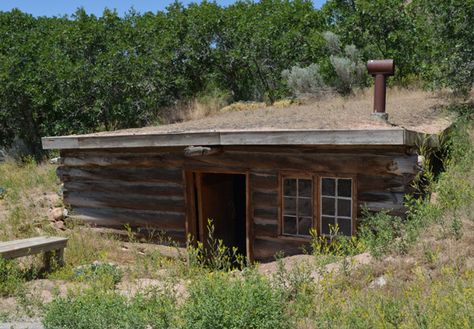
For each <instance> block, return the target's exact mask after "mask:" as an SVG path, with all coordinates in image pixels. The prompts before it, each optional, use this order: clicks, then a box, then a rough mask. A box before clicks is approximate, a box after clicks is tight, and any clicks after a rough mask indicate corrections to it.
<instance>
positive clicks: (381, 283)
mask: <svg viewBox="0 0 474 329" xmlns="http://www.w3.org/2000/svg"><path fill="white" fill-rule="evenodd" d="M386 284H387V280H386V279H385V277H384V276H383V275H382V276H379V277H378V278H377V279H375V280H374V281H372V282H371V283H370V284H369V288H376V287H383V286H385V285H386Z"/></svg>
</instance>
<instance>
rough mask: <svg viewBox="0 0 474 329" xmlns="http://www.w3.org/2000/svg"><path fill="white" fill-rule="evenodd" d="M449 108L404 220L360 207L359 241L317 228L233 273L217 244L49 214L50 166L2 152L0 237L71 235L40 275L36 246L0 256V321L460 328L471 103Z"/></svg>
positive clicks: (471, 260)
mask: <svg viewBox="0 0 474 329" xmlns="http://www.w3.org/2000/svg"><path fill="white" fill-rule="evenodd" d="M421 95H423V94H421ZM404 97H407V98H409V99H410V97H408V96H404ZM414 97H415V98H416V99H419V100H422V99H424V97H418V98H417V96H414ZM411 99H414V98H411ZM332 102H334V100H332ZM429 102H431V101H428V103H429ZM459 109H461V110H462V109H464V111H458V112H457V113H458V114H459V113H460V114H461V118H460V119H459V120H460V121H459V122H458V123H457V125H456V128H455V129H454V130H453V133H452V135H451V137H450V139H449V141H448V142H447V145H446V147H447V149H446V152H447V153H446V154H447V157H446V159H445V165H446V172H445V173H443V174H441V175H440V176H439V177H437V178H436V179H435V178H433V177H430V176H426V177H427V179H428V182H430V183H429V185H428V187H427V188H428V191H430V192H431V198H427V199H420V200H416V199H413V200H411V202H410V203H409V204H410V209H409V215H408V218H407V220H405V221H403V222H401V221H399V220H398V219H397V218H395V217H391V216H388V215H386V214H383V213H382V214H379V215H373V216H371V217H370V216H369V217H368V218H367V219H366V220H365V221H364V223H367V225H368V226H366V228H368V230H367V229H366V230H364V229H361V230H360V232H361V233H360V235H359V236H358V237H357V238H353V239H350V240H347V239H343V238H338V237H337V236H333V237H332V238H333V240H334V241H333V244H332V247H331V248H327V246H326V245H325V243H324V241H321V240H320V239H318V238H314V239H313V243H312V248H311V250H308V251H307V253H308V254H306V255H300V256H293V257H288V258H284V259H281V260H277V261H276V262H273V263H267V264H262V265H257V266H256V268H253V267H248V268H247V267H246V268H244V269H243V270H238V269H236V268H233V266H234V265H232V263H231V262H230V258H229V255H230V254H229V251H226V250H225V249H222V248H221V249H220V252H218V253H217V252H216V253H215V254H214V255H213V256H212V257H211V260H212V261H211V262H208V261H206V260H205V259H203V258H202V256H203V253H202V252H203V251H202V250H201V249H199V248H197V249H193V248H190V249H188V250H183V249H180V248H175V247H163V246H157V245H155V244H150V243H148V242H150V241H149V239H147V238H146V237H145V238H143V239H142V240H141V241H139V240H137V238H136V237H134V235H133V233H131V232H129V233H128V237H127V239H126V240H128V242H125V241H123V237H122V238H120V239H119V236H117V235H113V234H110V233H103V232H98V231H97V230H94V229H91V228H88V227H87V226H84V225H81V224H80V223H78V222H76V221H75V220H74V218H59V219H58V218H56V219H55V218H53V217H54V216H52V210H53V209H57V208H60V209H61V207H62V205H61V200H60V198H59V197H58V194H57V193H58V192H59V191H60V186H59V183H58V180H57V178H56V176H55V166H54V165H50V164H35V163H34V162H29V163H26V164H21V165H19V164H16V163H14V162H12V161H7V162H6V163H2V164H0V187H2V188H4V189H5V190H6V193H5V194H4V195H3V197H2V198H1V199H0V232H1V233H0V234H1V240H10V239H14V238H21V237H26V236H31V235H39V234H46V235H61V236H66V237H69V238H70V242H69V246H68V248H67V249H66V255H65V258H66V262H67V264H66V267H64V268H58V269H56V270H55V271H53V272H52V273H49V274H45V273H41V272H40V271H39V268H40V266H41V262H40V258H39V257H31V258H25V259H21V260H20V261H18V262H13V263H10V262H8V263H6V262H3V261H2V262H0V276H1V278H2V280H1V283H0V294H1V295H2V296H3V297H1V298H0V310H1V311H0V322H2V321H3V322H10V323H13V324H15V323H16V324H18V323H19V322H18V321H26V322H29V323H30V324H31V323H32V324H33V325H36V324H38V323H39V322H40V321H43V322H44V325H45V327H46V328H96V327H97V328H99V327H100V328H104V327H107V326H110V327H127V326H132V327H136V328H138V327H140V326H142V325H143V326H145V325H150V326H152V327H154V328H155V327H156V328H164V327H169V328H201V327H202V328H207V327H209V326H210V327H219V326H223V327H225V328H241V327H242V326H244V327H247V326H255V327H257V328H290V327H291V328H329V327H334V326H335V327H350V328H368V327H373V328H381V327H384V328H414V327H426V328H471V327H472V326H473V325H474V317H473V314H474V303H473V301H474V295H473V290H472V287H473V283H474V215H473V213H472V211H471V208H472V207H473V205H474V180H473V178H472V177H474V176H473V174H474V148H473V143H474V137H473V136H474V133H472V125H471V123H470V121H469V120H470V119H469V117H466V116H462V114H463V113H464V114H465V113H466V109H469V108H468V107H462V106H461V107H459ZM263 111H269V109H264V110H263ZM295 111H296V108H295ZM239 114H241V113H239ZM241 115H242V114H241ZM211 119H212V118H211ZM190 124H192V122H191V123H190ZM59 222H61V223H62V224H61V225H59V224H58V223H59ZM373 232H377V233H376V234H373ZM150 238H154V239H155V240H156V239H157V237H156V236H155V237H150ZM160 239H162V241H166V237H160ZM172 255H174V257H170V256H172ZM92 309H94V313H91V310H92ZM229 310H230V311H229ZM227 312H230V313H227ZM117 314H119V315H120V316H118V315H117ZM15 321H17V322H15ZM137 323H140V325H137Z"/></svg>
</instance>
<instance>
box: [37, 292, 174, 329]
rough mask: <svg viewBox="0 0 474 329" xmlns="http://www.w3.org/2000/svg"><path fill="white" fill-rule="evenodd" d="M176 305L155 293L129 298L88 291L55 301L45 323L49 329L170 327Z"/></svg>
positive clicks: (170, 299) (51, 304)
mask: <svg viewBox="0 0 474 329" xmlns="http://www.w3.org/2000/svg"><path fill="white" fill-rule="evenodd" d="M174 305H175V302H174V299H173V297H172V296H171V294H166V295H165V294H164V293H161V292H156V291H155V292H151V293H148V294H140V295H137V296H135V297H133V298H131V299H128V298H127V297H125V296H123V295H120V294H119V293H117V292H114V291H110V290H100V289H89V290H86V291H83V292H80V293H79V294H69V295H68V296H67V297H64V298H61V297H59V298H56V299H55V300H53V301H52V302H51V303H50V304H49V305H48V306H46V312H45V316H44V319H43V324H44V326H45V328H47V329H56V328H57V329H59V328H61V329H69V328H71V329H96V328H97V329H109V328H110V329H122V328H130V329H141V328H169V327H171V322H172V319H173V315H174V313H175V312H174V310H175V309H174Z"/></svg>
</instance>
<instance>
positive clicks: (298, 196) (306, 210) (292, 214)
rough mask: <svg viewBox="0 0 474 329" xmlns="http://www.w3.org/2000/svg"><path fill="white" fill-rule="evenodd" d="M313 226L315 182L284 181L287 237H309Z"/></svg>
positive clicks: (284, 225) (285, 229)
mask: <svg viewBox="0 0 474 329" xmlns="http://www.w3.org/2000/svg"><path fill="white" fill-rule="evenodd" d="M312 225H313V181H312V179H303V178H284V179H283V227H282V231H283V234H285V235H295V236H304V237H307V236H309V235H310V233H309V231H310V229H311V227H312Z"/></svg>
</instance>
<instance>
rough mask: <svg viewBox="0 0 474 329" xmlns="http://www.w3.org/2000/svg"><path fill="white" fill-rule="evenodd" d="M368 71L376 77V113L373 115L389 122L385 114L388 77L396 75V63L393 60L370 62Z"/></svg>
mask: <svg viewBox="0 0 474 329" xmlns="http://www.w3.org/2000/svg"><path fill="white" fill-rule="evenodd" d="M367 70H368V72H369V74H370V75H372V76H373V77H375V87H374V112H373V113H372V115H374V116H376V117H379V118H382V119H384V120H387V119H388V114H387V113H385V102H386V90H387V88H386V77H387V76H391V75H393V74H394V73H395V63H394V62H393V59H380V60H370V61H368V62H367Z"/></svg>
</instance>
